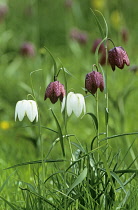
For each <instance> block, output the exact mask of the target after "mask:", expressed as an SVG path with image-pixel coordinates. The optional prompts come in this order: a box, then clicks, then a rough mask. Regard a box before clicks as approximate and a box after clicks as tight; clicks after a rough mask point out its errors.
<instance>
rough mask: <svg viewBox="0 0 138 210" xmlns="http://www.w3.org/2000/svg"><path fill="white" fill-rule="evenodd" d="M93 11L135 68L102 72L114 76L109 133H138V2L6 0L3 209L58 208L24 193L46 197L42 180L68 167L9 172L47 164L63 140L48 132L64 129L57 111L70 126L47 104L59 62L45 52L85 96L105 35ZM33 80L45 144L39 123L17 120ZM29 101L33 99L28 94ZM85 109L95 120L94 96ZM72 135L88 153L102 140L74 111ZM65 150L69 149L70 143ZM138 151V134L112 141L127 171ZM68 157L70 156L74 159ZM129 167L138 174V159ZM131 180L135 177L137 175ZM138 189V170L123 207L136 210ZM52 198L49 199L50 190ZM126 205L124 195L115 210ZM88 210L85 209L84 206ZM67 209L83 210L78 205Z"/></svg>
mask: <svg viewBox="0 0 138 210" xmlns="http://www.w3.org/2000/svg"><path fill="white" fill-rule="evenodd" d="M3 7H4V9H3ZM1 8H2V9H1ZM90 8H91V9H93V10H94V11H95V10H96V9H97V10H99V11H100V12H101V13H102V14H103V15H104V17H105V19H106V22H107V24H108V29H109V34H108V37H110V38H111V39H112V40H113V41H114V43H115V45H116V46H122V47H123V48H124V49H125V50H126V51H127V53H128V56H129V59H130V66H129V67H128V66H125V67H124V69H123V70H120V69H118V68H116V70H115V72H113V71H112V69H111V67H110V65H107V66H103V69H104V70H106V71H107V72H108V91H109V136H112V135H117V134H123V133H130V132H138V124H137V121H138V109H137V101H138V75H137V70H138V57H137V51H138V50H137V46H138V39H137V33H138V13H137V10H138V3H137V2H136V1H135V0H131V3H130V1H128V0H116V1H109V0H97V1H96V0H82V1H80V0H72V1H71V0H57V1H55V0H24V1H17V0H12V1H10V0H9V1H8V0H7V1H6V0H5V1H4V0H3V1H2V0H1V1H0V198H1V200H0V209H3V210H4V209H6V210H7V209H55V207H51V206H50V205H49V206H47V205H48V204H47V203H45V205H43V206H42V205H41V204H40V203H39V202H38V203H39V204H36V203H35V199H36V197H37V199H38V196H36V195H29V194H27V195H26V194H25V192H24V191H25V190H23V189H21V188H24V189H25V188H27V187H30V186H35V187H34V188H35V189H37V190H38V191H37V192H38V193H39V195H42V194H43V193H41V192H43V189H42V188H43V187H44V186H43V187H42V188H41V187H40V186H41V184H42V183H41V181H40V180H41V178H40V177H41V175H42V174H43V181H44V180H46V179H47V178H48V177H49V176H50V175H51V174H52V173H53V171H55V169H57V170H59V169H62V170H64V169H65V168H64V167H66V166H65V165H64V164H62V163H61V165H60V163H58V164H57V165H56V164H55V163H46V164H45V166H44V167H45V170H42V168H43V167H41V164H31V165H30V164H27V165H25V166H23V165H22V166H20V167H15V168H11V169H7V170H4V169H5V168H8V167H10V166H13V165H16V164H20V163H25V162H29V161H30V162H31V161H35V160H41V159H42V149H43V157H47V155H48V154H49V153H48V152H49V150H50V148H51V145H52V144H53V142H54V141H55V140H56V139H57V137H58V136H57V133H54V132H52V131H50V130H48V129H45V127H47V128H50V129H52V130H54V131H57V126H56V123H55V120H54V119H53V115H52V114H51V111H50V110H49V109H50V108H52V110H53V111H54V113H55V114H56V116H57V119H58V120H59V122H60V125H61V127H63V126H64V122H63V118H62V114H61V113H60V102H57V103H56V104H54V105H53V104H51V102H50V100H49V99H47V100H46V101H44V93H45V89H46V87H47V85H48V84H49V83H50V82H51V81H53V60H52V58H51V56H50V54H49V53H48V51H47V50H46V49H45V47H46V48H48V49H49V51H50V52H51V53H52V55H53V57H54V59H55V61H56V63H57V66H58V68H61V67H62V66H63V67H64V68H66V69H67V70H68V71H69V72H70V74H67V75H66V79H67V84H68V85H67V87H68V91H74V92H76V93H77V92H78V93H81V94H83V95H86V94H85V91H84V89H83V88H84V86H85V75H86V74H87V73H89V72H91V71H92V65H93V64H95V63H96V58H95V54H94V53H92V52H91V49H92V46H93V43H94V40H96V39H97V38H101V34H100V32H99V28H98V27H97V24H96V21H95V18H94V16H93V14H92V12H91V9H90ZM3 11H4V12H3ZM97 16H98V18H99V20H100V23H101V25H102V27H103V30H104V31H105V25H104V22H103V19H102V18H101V16H100V15H99V14H98V13H97ZM74 28H76V29H77V30H79V31H80V32H81V33H84V34H85V41H78V40H74V39H72V38H71V31H72V30H73V29H74ZM123 29H125V30H127V36H128V37H127V40H126V41H124V40H123V38H122V33H121V32H122V30H123ZM24 42H29V43H31V44H32V45H33V46H34V52H33V54H32V55H30V56H27V55H23V54H22V53H21V46H22V44H23V43H24ZM111 48H113V46H112V44H111V43H109V49H111ZM34 71H35V72H34ZM31 72H33V73H31ZM59 80H60V82H61V83H63V84H64V83H65V81H64V74H63V73H60V75H59ZM32 83H33V92H34V93H35V96H36V98H37V102H38V106H39V113H40V115H41V125H42V126H43V127H44V128H42V129H41V138H42V139H43V147H42V145H41V142H40V130H39V128H38V126H36V123H35V122H34V123H33V124H32V123H30V122H29V120H28V119H27V118H25V119H24V120H23V121H22V122H19V121H17V122H15V120H14V111H15V105H16V103H17V101H19V100H23V99H27V95H28V94H32ZM29 99H32V98H31V97H29ZM105 104H106V102H105V98H104V93H101V92H99V119H100V123H99V126H100V127H99V130H100V133H102V132H105V130H106V128H105V115H104V112H105V106H106V105H105ZM86 108H87V112H92V113H93V114H95V115H96V104H95V100H94V98H93V97H86ZM68 133H69V134H73V135H75V138H73V139H71V140H72V141H73V142H76V139H78V140H79V142H81V144H82V145H83V147H84V148H86V150H87V149H88V151H89V150H90V145H91V141H92V139H93V138H94V136H95V135H96V134H95V128H94V124H93V121H92V119H91V117H90V116H88V115H86V116H84V117H83V118H81V117H80V118H79V119H78V118H76V117H75V115H74V114H72V115H71V117H69V119H68ZM65 147H67V148H66V150H67V151H68V147H69V146H68V145H66V146H65ZM137 147H138V139H137V135H129V136H123V137H118V138H113V139H111V140H110V151H111V154H110V155H111V156H112V157H114V155H115V154H120V156H119V155H118V156H119V158H118V160H116V161H118V163H121V160H123V161H122V163H121V164H122V165H121V169H124V168H127V166H129V165H130V164H131V163H132V162H133V161H134V160H135V159H136V157H137ZM74 151H75V148H74ZM127 151H128V152H127ZM67 157H68V158H70V156H69V154H67ZM115 157H117V155H116V156H115ZM48 158H49V159H53V160H56V159H63V156H62V151H61V148H60V144H57V145H56V146H54V148H53V149H52V151H51V152H50V154H49V155H48ZM68 161H69V159H68ZM130 168H131V169H133V170H137V169H138V162H137V159H136V160H135V161H134V163H133V164H132V165H131V167H130ZM131 175H132V174H129V175H128V176H130V177H131ZM39 178H40V180H39ZM26 183H28V184H26ZM29 184H30V185H29ZM136 186H137V175H136V173H135V178H134V179H133V180H132V181H131V182H130V183H129V184H128V185H127V186H126V190H128V191H129V193H130V194H131V193H132V192H133V193H132V194H131V196H132V197H131V196H128V197H127V198H128V199H126V201H125V204H124V206H123V207H122V209H133V208H132V206H133V207H134V209H136V201H137V188H136ZM40 188H41V190H40ZM44 188H45V187H44ZM46 188H48V187H46ZM130 194H129V195H130ZM29 196H30V197H29ZM31 196H32V197H31ZM33 196H34V197H33ZM35 196H36V197H35ZM48 196H49V197H50V192H48ZM48 196H47V197H48ZM122 197H123V195H122ZM39 199H40V197H39ZM50 199H51V197H50ZM55 199H58V198H55ZM40 200H41V199H40ZM122 200H123V198H121V197H120V200H118V201H117V203H116V205H115V207H114V206H112V208H111V209H115V208H117V207H118V206H119V203H120V202H121V201H122ZM51 201H52V200H51ZM29 202H30V203H29ZM31 202H32V203H33V202H34V203H35V204H32V203H31ZM39 205H40V206H39ZM38 206H39V207H38ZM81 208H82V207H81ZM81 208H79V207H78V209H81ZM99 208H100V207H99ZM120 208H121V207H120ZM57 209H58V208H57ZM61 209H65V208H61ZM68 209H76V207H74V208H73V207H70V208H68ZM82 209H83V208H82ZM86 209H88V207H86ZM101 209H102V207H101Z"/></svg>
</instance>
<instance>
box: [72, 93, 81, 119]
mask: <svg viewBox="0 0 138 210" xmlns="http://www.w3.org/2000/svg"><path fill="white" fill-rule="evenodd" d="M75 97H76V99H75V102H74V105H73V111H74V114H75V115H76V117H79V116H80V114H81V113H82V108H83V104H82V100H81V97H80V94H75Z"/></svg>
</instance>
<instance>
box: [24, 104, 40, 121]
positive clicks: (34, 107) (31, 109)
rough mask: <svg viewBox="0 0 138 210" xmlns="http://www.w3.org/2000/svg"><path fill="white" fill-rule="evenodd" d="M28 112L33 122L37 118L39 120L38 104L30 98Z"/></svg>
mask: <svg viewBox="0 0 138 210" xmlns="http://www.w3.org/2000/svg"><path fill="white" fill-rule="evenodd" d="M26 114H27V117H28V119H29V120H30V121H31V122H33V121H34V119H35V118H36V121H38V110H37V105H36V102H35V101H33V100H28V104H27V109H26Z"/></svg>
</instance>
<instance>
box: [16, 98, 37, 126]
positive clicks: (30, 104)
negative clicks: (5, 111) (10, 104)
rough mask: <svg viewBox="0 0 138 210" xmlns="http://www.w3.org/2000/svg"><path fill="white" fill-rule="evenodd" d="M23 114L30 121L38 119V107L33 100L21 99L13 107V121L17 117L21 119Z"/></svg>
mask: <svg viewBox="0 0 138 210" xmlns="http://www.w3.org/2000/svg"><path fill="white" fill-rule="evenodd" d="M25 115H27V117H28V119H29V120H30V121H31V122H33V121H34V120H35V119H36V121H38V109H37V104H36V102H35V101H33V100H22V101H18V102H17V104H16V107H15V121H16V119H17V117H18V119H19V121H22V120H23V118H24V116H25Z"/></svg>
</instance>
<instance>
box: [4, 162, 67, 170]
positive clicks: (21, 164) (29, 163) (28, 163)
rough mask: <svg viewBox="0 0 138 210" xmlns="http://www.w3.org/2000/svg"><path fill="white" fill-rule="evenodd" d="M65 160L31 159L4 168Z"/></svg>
mask: <svg viewBox="0 0 138 210" xmlns="http://www.w3.org/2000/svg"><path fill="white" fill-rule="evenodd" d="M63 161H64V160H35V161H30V162H25V163H19V164H16V165H13V166H10V167H8V168H5V169H4V170H7V169H11V168H16V167H19V166H25V165H32V164H39V163H42V162H44V163H55V162H56V163H58V162H63Z"/></svg>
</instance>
